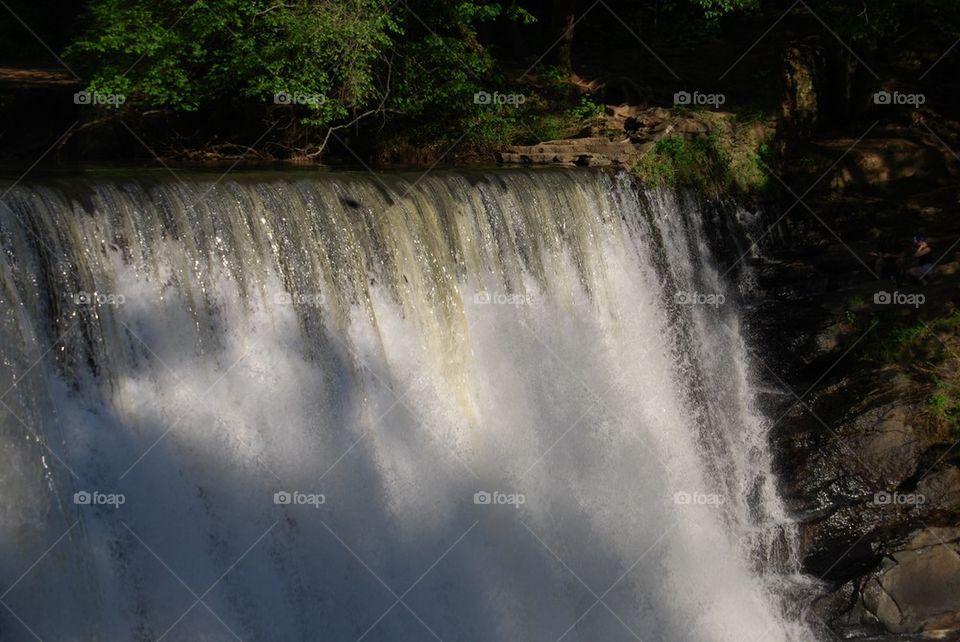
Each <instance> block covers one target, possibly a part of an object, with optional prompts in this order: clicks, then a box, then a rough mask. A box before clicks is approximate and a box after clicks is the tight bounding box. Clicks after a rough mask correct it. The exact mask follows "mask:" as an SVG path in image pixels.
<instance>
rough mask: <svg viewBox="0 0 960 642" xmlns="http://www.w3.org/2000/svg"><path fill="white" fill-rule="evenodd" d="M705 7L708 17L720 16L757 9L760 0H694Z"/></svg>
mask: <svg viewBox="0 0 960 642" xmlns="http://www.w3.org/2000/svg"><path fill="white" fill-rule="evenodd" d="M694 2H695V3H696V4H699V5H700V6H702V7H703V9H704V13H705V14H706V16H707V17H708V18H718V17H720V16H722V15H724V14H727V13H730V12H732V11H737V10H746V9H751V10H752V9H756V8H757V7H759V6H760V0H694Z"/></svg>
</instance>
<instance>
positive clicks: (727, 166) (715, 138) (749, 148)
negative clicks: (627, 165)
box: [634, 114, 772, 195]
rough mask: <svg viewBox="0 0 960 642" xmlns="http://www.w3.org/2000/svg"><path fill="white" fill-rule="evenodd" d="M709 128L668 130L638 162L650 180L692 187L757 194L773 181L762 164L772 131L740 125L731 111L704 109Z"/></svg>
mask: <svg viewBox="0 0 960 642" xmlns="http://www.w3.org/2000/svg"><path fill="white" fill-rule="evenodd" d="M701 118H702V120H701V122H702V123H704V124H706V125H707V127H708V128H709V133H708V134H706V135H699V136H696V137H694V138H687V137H686V136H684V135H682V134H676V133H675V134H670V135H667V136H664V137H663V138H661V139H660V140H658V141H657V142H656V144H655V145H654V147H653V149H652V150H650V152H648V153H647V154H646V155H645V156H644V157H643V158H642V159H641V160H640V162H639V164H638V165H637V166H636V167H635V168H634V169H635V171H636V173H637V174H638V175H639V176H640V177H641V179H642V180H644V181H645V182H647V183H652V184H659V185H667V186H671V187H693V188H696V189H699V190H702V191H705V192H708V193H711V194H714V195H718V194H731V193H742V194H755V193H758V192H762V191H764V190H766V189H767V188H768V187H769V181H768V173H767V171H766V168H765V167H764V164H765V163H766V164H770V163H771V162H772V161H771V159H770V158H769V156H770V154H771V150H770V148H769V145H768V144H767V143H766V142H765V138H757V136H768V135H769V132H765V133H753V134H751V133H750V132H746V131H741V130H739V129H738V128H737V127H736V125H735V123H732V122H730V121H729V120H728V119H727V117H720V116H713V115H708V114H703V115H702V116H701Z"/></svg>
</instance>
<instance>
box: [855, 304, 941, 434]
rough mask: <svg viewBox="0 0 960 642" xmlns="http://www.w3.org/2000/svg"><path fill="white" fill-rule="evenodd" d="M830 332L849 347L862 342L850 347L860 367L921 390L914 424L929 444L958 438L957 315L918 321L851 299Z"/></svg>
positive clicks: (912, 312)
mask: <svg viewBox="0 0 960 642" xmlns="http://www.w3.org/2000/svg"><path fill="white" fill-rule="evenodd" d="M871 327H872V328H873V329H872V330H870V332H869V333H868V332H867V331H868V330H869V329H870V328H871ZM836 330H837V331H838V332H839V333H842V334H843V335H845V336H846V337H847V343H850V344H852V342H854V341H857V340H858V338H862V339H861V340H860V343H858V344H857V346H856V348H855V354H856V357H857V359H858V360H859V361H860V363H861V364H872V365H877V366H884V367H891V368H894V369H896V370H898V371H900V372H903V373H905V374H906V375H907V376H908V378H909V380H910V381H911V382H912V383H913V384H914V385H915V386H917V389H918V390H919V391H922V394H923V396H924V398H925V399H926V404H925V408H924V412H923V416H922V417H920V418H919V419H921V423H922V424H924V425H926V426H928V430H927V435H926V436H927V437H928V438H929V439H930V441H931V442H941V441H953V440H956V439H958V438H960V370H958V368H957V362H958V361H960V310H953V311H950V312H948V313H947V314H945V315H943V316H940V317H937V318H933V319H928V320H923V319H922V318H920V316H919V312H918V311H916V310H912V309H906V310H904V309H899V310H898V309H884V310H882V311H878V310H877V309H876V308H875V307H873V306H869V305H868V304H866V303H865V302H864V301H863V300H862V299H861V298H859V297H855V298H853V299H851V300H850V302H849V303H848V304H847V306H846V309H845V310H844V311H843V312H842V314H841V319H840V321H839V322H838V324H837V326H836Z"/></svg>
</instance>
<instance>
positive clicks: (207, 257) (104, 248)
mask: <svg viewBox="0 0 960 642" xmlns="http://www.w3.org/2000/svg"><path fill="white" fill-rule="evenodd" d="M0 194H4V196H3V197H2V198H0V201H2V202H0V247H2V257H0V282H2V290H0V297H2V299H3V301H2V303H3V305H2V308H0V309H2V315H0V332H2V338H3V340H2V345H0V353H2V354H0V356H2V359H3V363H4V366H5V367H4V368H3V369H2V370H0V394H2V397H0V401H2V405H0V412H2V415H0V416H2V419H0V426H2V448H0V471H2V472H0V546H2V552H3V555H2V556H0V591H3V593H2V594H0V603H2V607H3V608H0V639H3V640H31V639H35V638H41V639H57V640H83V641H87V640H104V641H113V640H161V639H162V640H232V639H242V640H277V641H279V640H359V639H363V640H390V641H397V640H429V639H442V640H505V641H518V640H524V641H532V640H549V641H556V640H567V641H576V640H583V641H598V640H602V641H605V642H606V641H613V640H634V639H641V640H684V641H685V640H718V641H719V640H731V641H733V640H736V641H738V642H740V641H749V640H755V641H756V642H766V641H768V640H808V639H810V634H809V632H808V631H807V630H806V628H805V627H804V625H802V624H801V623H800V621H799V619H800V618H799V615H798V614H796V613H794V612H792V610H791V608H790V602H791V600H790V594H791V586H793V585H795V584H796V582H797V575H798V570H797V562H796V551H795V540H796V535H795V532H794V527H793V525H792V523H791V521H790V519H789V517H788V516H787V515H786V514H785V512H784V509H783V508H782V506H781V504H780V501H779V499H778V497H777V494H776V489H775V480H774V479H773V478H772V477H771V463H770V459H771V456H770V453H769V450H768V446H767V440H766V431H767V429H768V428H769V420H768V419H766V418H764V417H763V416H761V414H760V413H759V412H758V411H757V409H756V408H755V404H754V399H753V396H754V393H753V385H752V378H753V375H752V374H751V372H752V368H753V367H755V363H753V360H752V358H751V355H750V353H749V349H748V345H747V342H746V340H745V338H744V334H743V331H742V328H741V316H740V313H739V312H738V310H737V288H736V285H735V284H734V285H731V278H730V277H728V276H727V275H724V274H723V272H722V270H720V269H719V268H718V267H717V265H718V259H717V258H716V257H715V252H717V248H716V247H715V245H716V244H715V243H711V241H710V238H711V231H710V230H711V229H713V228H712V227H711V226H712V225H713V223H711V222H710V220H709V219H710V217H711V216H712V217H714V218H716V217H723V216H736V215H737V212H736V208H732V207H730V208H723V207H719V209H718V206H715V205H710V204H704V203H701V202H699V201H698V200H697V199H696V198H694V197H693V196H692V195H682V194H674V193H671V192H667V191H644V190H642V189H639V188H638V186H636V185H635V184H634V183H633V182H632V181H631V179H629V178H628V177H627V176H626V175H611V174H607V173H600V172H592V171H587V170H576V171H574V170H570V171H562V170H549V171H525V170H514V171H495V172H488V171H462V172H434V173H430V174H429V175H427V176H424V177H419V176H418V175H413V174H406V173H388V174H380V175H379V177H372V176H371V175H364V174H354V173H349V172H345V173H334V174H321V175H317V174H314V173H310V174H308V173H305V172H287V173H237V174H231V175H230V176H229V177H227V178H223V179H220V178H218V177H217V176H215V175H208V174H203V173H191V174H189V175H187V174H183V175H181V177H180V178H170V177H169V176H167V177H157V176H147V175H145V174H144V173H141V174H138V175H132V176H128V175H117V174H110V175H105V176H98V175H96V174H88V175H82V176H73V177H70V178H69V179H68V178H58V177H50V178H45V179H37V180H35V181H27V182H24V183H22V184H18V185H7V186H2V187H0ZM711 208H714V209H713V210H711ZM710 211H712V214H709V215H708V212H710ZM726 224H727V225H729V223H726ZM4 391H5V392H4Z"/></svg>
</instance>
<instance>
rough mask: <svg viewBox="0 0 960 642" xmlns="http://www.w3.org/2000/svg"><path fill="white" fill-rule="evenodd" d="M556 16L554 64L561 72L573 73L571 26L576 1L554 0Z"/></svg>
mask: <svg viewBox="0 0 960 642" xmlns="http://www.w3.org/2000/svg"><path fill="white" fill-rule="evenodd" d="M554 6H555V8H556V15H557V16H558V17H559V29H558V33H559V38H560V40H559V42H558V43H557V47H556V49H555V51H554V63H555V64H556V65H557V67H559V68H560V69H562V70H563V71H565V72H567V73H570V72H572V71H573V25H574V23H575V22H576V15H575V14H576V10H577V2H576V0H555V1H554Z"/></svg>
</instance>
